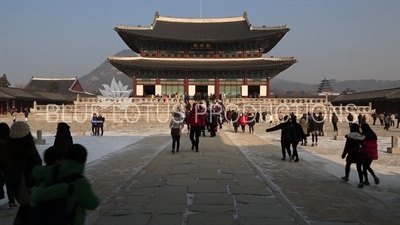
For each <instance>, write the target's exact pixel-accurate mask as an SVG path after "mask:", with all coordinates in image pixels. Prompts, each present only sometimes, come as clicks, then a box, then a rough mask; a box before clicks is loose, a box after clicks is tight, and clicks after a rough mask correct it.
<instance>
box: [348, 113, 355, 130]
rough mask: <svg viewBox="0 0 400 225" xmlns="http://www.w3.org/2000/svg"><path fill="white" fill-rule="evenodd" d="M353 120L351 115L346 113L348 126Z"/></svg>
mask: <svg viewBox="0 0 400 225" xmlns="http://www.w3.org/2000/svg"><path fill="white" fill-rule="evenodd" d="M353 120H354V117H353V115H352V114H351V113H349V115H347V122H349V127H350V126H351V124H353Z"/></svg>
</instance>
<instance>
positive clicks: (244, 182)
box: [234, 174, 267, 188]
mask: <svg viewBox="0 0 400 225" xmlns="http://www.w3.org/2000/svg"><path fill="white" fill-rule="evenodd" d="M234 177H235V179H236V183H237V184H238V185H239V186H245V187H259V188H262V187H267V184H266V183H265V182H264V181H263V180H262V179H261V178H260V176H259V175H255V176H251V175H237V174H234Z"/></svg>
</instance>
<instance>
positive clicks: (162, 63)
mask: <svg viewBox="0 0 400 225" xmlns="http://www.w3.org/2000/svg"><path fill="white" fill-rule="evenodd" d="M107 61H109V62H110V63H111V64H112V65H114V66H115V67H117V68H118V67H119V66H120V65H121V66H129V67H132V68H139V69H149V68H162V69H188V70H189V69H205V70H207V69H226V70H237V69H269V68H271V69H274V68H280V67H289V66H291V65H293V64H294V63H296V62H297V60H296V59H295V58H294V57H288V58H239V59H237V58H232V59H214V58H213V59H207V58H198V59H193V58H191V59H188V58H183V59H177V58H175V59H173V58H142V57H117V56H110V57H108V59H107Z"/></svg>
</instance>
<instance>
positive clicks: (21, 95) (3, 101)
mask: <svg viewBox="0 0 400 225" xmlns="http://www.w3.org/2000/svg"><path fill="white" fill-rule="evenodd" d="M74 100H75V99H68V98H67V97H66V96H65V95H63V94H60V93H54V92H48V91H36V90H28V89H21V88H12V87H0V114H7V113H9V112H10V111H11V109H12V108H13V107H15V109H16V110H17V112H19V113H20V112H24V111H25V109H27V110H28V111H29V110H30V109H31V108H33V107H34V102H36V104H38V105H48V104H56V105H61V104H73V102H74Z"/></svg>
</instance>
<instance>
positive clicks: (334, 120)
mask: <svg viewBox="0 0 400 225" xmlns="http://www.w3.org/2000/svg"><path fill="white" fill-rule="evenodd" d="M338 121H339V118H338V116H337V115H336V113H332V125H333V131H334V132H337V131H338V127H337V123H338Z"/></svg>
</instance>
